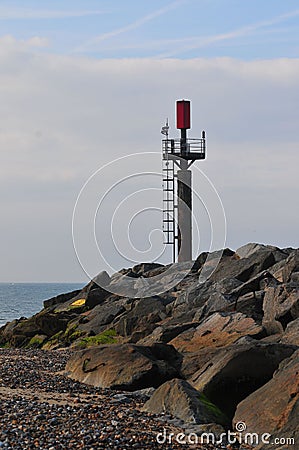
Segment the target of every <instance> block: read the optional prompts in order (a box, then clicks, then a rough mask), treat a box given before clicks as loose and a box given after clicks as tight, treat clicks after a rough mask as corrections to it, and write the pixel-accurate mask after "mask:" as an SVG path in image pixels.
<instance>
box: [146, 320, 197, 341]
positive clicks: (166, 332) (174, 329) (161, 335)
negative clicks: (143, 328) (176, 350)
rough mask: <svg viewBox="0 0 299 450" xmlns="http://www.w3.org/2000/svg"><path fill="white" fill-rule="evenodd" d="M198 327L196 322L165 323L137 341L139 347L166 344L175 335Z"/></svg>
mask: <svg viewBox="0 0 299 450" xmlns="http://www.w3.org/2000/svg"><path fill="white" fill-rule="evenodd" d="M197 325H198V323H196V322H187V323H183V324H176V325H172V324H168V323H167V322H166V323H165V324H163V325H160V326H158V327H157V328H155V329H154V331H153V332H152V333H151V334H150V335H148V336H146V337H145V338H143V339H141V340H140V341H138V343H139V344H141V345H152V344H154V343H156V342H163V343H164V344H167V343H168V342H169V341H171V340H172V339H174V338H175V337H176V336H177V335H179V334H181V333H183V332H184V331H186V330H188V329H189V328H194V327H196V326H197Z"/></svg>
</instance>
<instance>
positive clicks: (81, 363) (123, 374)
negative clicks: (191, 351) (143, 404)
mask: <svg viewBox="0 0 299 450" xmlns="http://www.w3.org/2000/svg"><path fill="white" fill-rule="evenodd" d="M180 362H181V357H180V355H179V353H178V352H176V350H175V349H174V348H173V347H172V346H169V345H166V344H155V345H153V346H151V347H145V346H140V345H132V344H122V345H111V346H99V347H92V348H89V349H87V350H82V351H79V352H76V353H74V355H73V356H72V357H71V358H70V360H69V361H68V363H67V365H66V373H67V375H68V376H69V377H70V378H72V379H74V380H77V381H80V382H82V383H86V384H90V385H93V386H98V387H102V388H111V389H118V390H128V391H134V390H139V389H144V388H147V387H157V386H159V385H160V384H162V383H164V382H165V381H167V380H169V379H171V378H174V377H177V376H178V375H179V366H180Z"/></svg>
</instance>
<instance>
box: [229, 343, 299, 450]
mask: <svg viewBox="0 0 299 450" xmlns="http://www.w3.org/2000/svg"><path fill="white" fill-rule="evenodd" d="M298 374H299V350H297V351H296V352H295V353H294V354H293V355H292V356H291V357H290V358H288V359H286V360H284V361H283V362H282V363H281V364H280V366H279V368H278V370H277V371H276V372H275V373H274V375H273V378H272V379H271V380H270V381H268V383H266V384H264V385H263V386H262V387H261V388H260V389H258V390H256V391H255V392H253V393H252V394H251V395H249V396H248V397H247V398H246V399H245V400H243V401H242V402H241V403H239V404H238V407H237V410H236V413H235V416H234V419H233V423H234V424H236V423H237V422H239V421H242V422H245V423H246V427H247V429H246V432H249V433H258V434H260V435H261V434H263V433H265V432H267V433H269V434H271V435H272V436H271V441H273V439H274V438H276V437H279V438H282V437H284V438H294V439H295V442H296V443H298V442H299V422H298V417H299V376H298ZM268 447H269V445H268V446H267V445H266V446H264V447H263V449H264V448H265V449H266V448H268ZM282 448H292V447H291V446H290V447H282ZM294 448H295V447H294Z"/></svg>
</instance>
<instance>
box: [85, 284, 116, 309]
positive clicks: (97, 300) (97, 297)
mask: <svg viewBox="0 0 299 450" xmlns="http://www.w3.org/2000/svg"><path fill="white" fill-rule="evenodd" d="M110 296H111V292H109V291H106V289H104V288H101V287H97V288H94V289H92V290H90V291H89V292H88V294H87V296H86V299H85V306H86V308H88V309H92V308H94V307H95V306H97V305H101V304H102V303H104V301H105V300H107V298H108V297H110Z"/></svg>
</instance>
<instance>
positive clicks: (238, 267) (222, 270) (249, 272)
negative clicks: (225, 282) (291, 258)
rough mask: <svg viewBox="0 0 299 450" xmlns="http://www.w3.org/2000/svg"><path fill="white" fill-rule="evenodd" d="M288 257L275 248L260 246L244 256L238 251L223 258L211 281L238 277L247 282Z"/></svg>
mask: <svg viewBox="0 0 299 450" xmlns="http://www.w3.org/2000/svg"><path fill="white" fill-rule="evenodd" d="M284 257H285V258H286V257H287V255H286V254H284V253H283V252H281V251H280V250H273V248H271V247H270V248H268V247H266V248H263V247H261V248H259V249H258V250H256V251H255V252H253V253H251V254H249V256H247V257H244V258H239V256H238V255H237V253H236V254H235V255H233V256H231V257H229V258H226V259H224V260H221V261H220V263H219V265H218V267H217V269H216V270H215V272H214V273H213V274H212V276H211V277H210V279H209V281H212V282H213V281H220V280H222V279H224V278H236V279H237V280H239V281H242V282H243V283H245V282H246V281H249V280H250V278H253V277H255V276H256V275H258V274H259V273H260V272H263V271H264V270H267V269H269V268H270V267H271V266H273V265H274V264H275V263H276V262H277V261H279V260H281V259H283V258H284Z"/></svg>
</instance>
